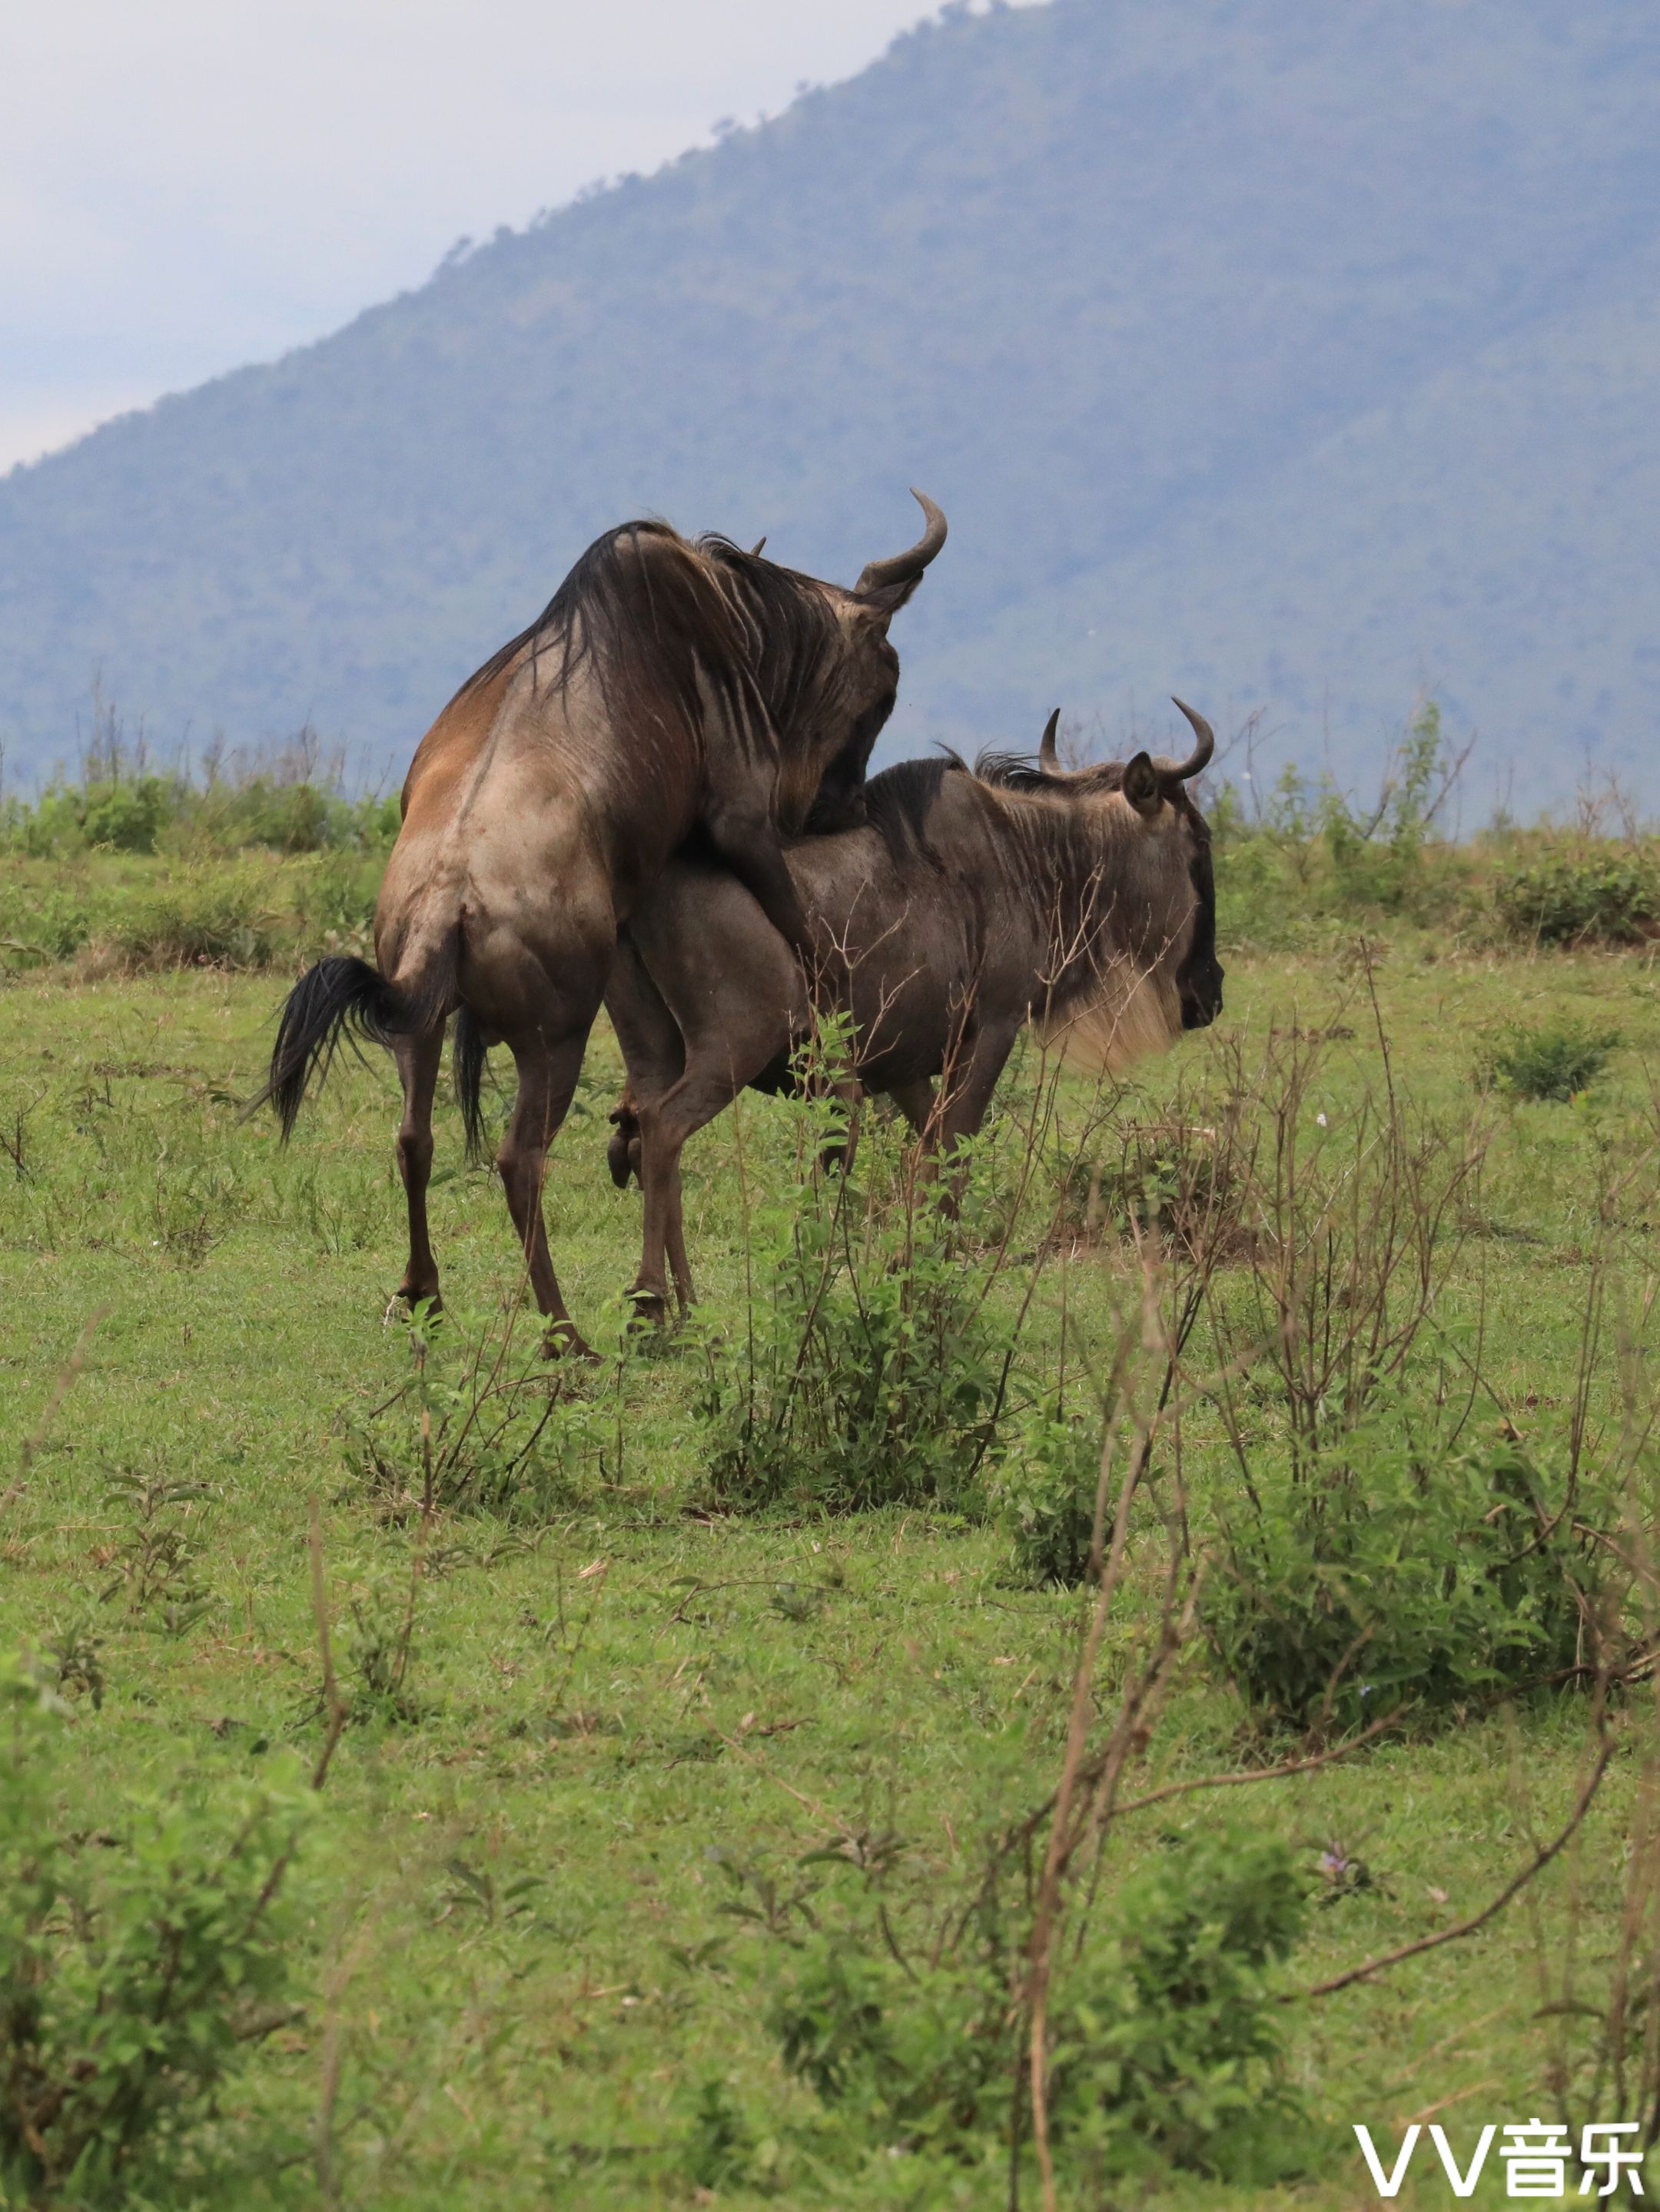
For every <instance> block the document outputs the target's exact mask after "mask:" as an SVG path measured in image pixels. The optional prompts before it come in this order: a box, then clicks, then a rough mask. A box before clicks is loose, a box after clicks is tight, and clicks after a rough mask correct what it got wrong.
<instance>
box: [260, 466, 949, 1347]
mask: <svg viewBox="0 0 1660 2212" xmlns="http://www.w3.org/2000/svg"><path fill="white" fill-rule="evenodd" d="M914 496H915V498H916V499H917V500H918V501H919V502H920V504H921V507H922V510H923V513H924V515H925V517H926V520H927V528H926V530H925V531H924V532H923V535H922V537H921V539H920V540H919V541H918V542H917V543H916V544H915V545H913V546H912V547H911V548H910V549H909V551H907V552H904V553H901V554H897V555H895V556H892V557H891V558H890V559H886V560H881V561H873V562H869V563H868V564H867V565H866V568H865V569H864V571H863V573H862V574H861V575H860V579H859V581H858V582H857V583H856V584H855V585H854V587H853V589H852V590H851V591H847V590H844V589H842V587H840V586H836V585H834V584H826V583H823V582H820V581H819V580H818V579H817V578H814V577H811V576H805V575H801V574H798V573H797V572H795V571H794V570H793V569H789V568H781V567H780V566H779V565H778V564H777V563H775V562H770V561H766V560H763V559H762V558H761V557H760V555H759V552H758V550H757V551H756V552H754V553H745V552H743V551H742V550H739V547H737V546H735V545H733V544H729V543H728V542H727V540H725V539H724V538H699V539H697V540H696V541H695V542H694V541H691V540H689V539H687V538H682V537H680V536H679V535H678V533H677V532H674V531H672V530H671V529H670V528H669V527H668V526H667V525H666V524H665V523H660V522H632V523H627V524H624V525H623V526H622V527H621V528H620V529H617V530H612V531H608V532H606V533H605V536H604V537H602V538H598V539H596V541H595V542H594V544H592V545H591V546H590V547H589V548H588V550H587V552H586V553H584V554H583V556H582V557H581V560H579V561H578V562H577V563H576V565H575V568H573V569H572V570H571V572H570V574H569V576H568V577H567V578H566V579H565V581H564V582H563V583H562V585H561V586H560V587H559V589H558V591H557V592H556V593H555V594H554V596H553V598H552V599H551V600H550V603H549V605H548V606H547V607H546V609H545V610H544V612H543V613H542V614H541V615H540V616H538V618H537V620H536V621H535V622H533V623H532V624H531V626H530V628H529V629H526V630H523V631H521V632H520V635H518V636H517V637H515V638H514V639H512V640H510V641H509V642H508V644H506V645H504V646H503V647H502V649H501V651H500V652H499V653H496V654H494V655H493V656H492V658H491V659H489V660H487V661H486V662H485V663H484V665H483V667H482V668H480V669H479V670H478V671H477V673H476V674H475V675H473V676H471V678H469V679H468V680H467V682H466V683H465V684H463V685H462V687H461V689H460V690H459V691H458V692H457V693H456V695H455V696H454V697H453V699H452V700H451V701H450V702H449V704H448V705H447V707H446V708H445V709H444V711H443V713H442V714H440V716H439V717H438V720H436V721H435V723H434V724H433V726H432V728H431V729H430V730H429V732H427V734H426V736H425V737H424V738H423V739H422V741H421V744H420V747H419V750H417V753H416V756H415V758H414V761H413V763H411V765H410V772H409V775H408V777H407V779H406V781H405V782H404V793H403V825H402V828H401V829H400V830H399V832H398V841H397V843H396V845H395V846H394V848H393V850H392V858H391V860H390V862H389V863H388V865H387V868H386V878H385V881H384V882H383V884H382V885H381V889H380V900H379V902H378V904H377V906H376V908H375V916H374V950H375V958H374V965H373V966H371V965H370V964H369V963H368V962H367V961H364V960H356V959H347V958H341V957H336V958H333V959H328V960H323V961H319V963H318V964H317V965H316V966H315V967H314V968H313V969H310V970H309V972H308V973H307V975H303V976H302V977H301V980H300V981H299V982H298V983H297V984H296V985H295V987H294V990H293V991H292V992H291V993H290V994H289V999H288V1002H287V1004H286V1006H284V1008H283V1015H282V1019H281V1022H280V1024H279V1027H278V1030H277V1042H276V1047H275V1049H274V1051H273V1053H272V1055H271V1072H270V1077H269V1080H268V1082H267V1085H266V1088H265V1092H264V1093H262V1096H263V1097H269V1098H270V1099H271V1101H272V1102H273V1103H274V1104H275V1105H276V1108H277V1113H278V1115H279V1116H280V1117H281V1121H282V1125H283V1133H284V1135H285V1136H286V1135H287V1133H289V1130H290V1129H291V1128H292V1127H293V1125H294V1120H295V1115H296V1114H297V1113H298V1111H299V1109H300V1106H301V1102H302V1100H303V1098H304V1096H305V1093H306V1090H307V1085H308V1083H309V1082H310V1080H311V1079H312V1078H313V1076H317V1077H320V1076H321V1075H322V1074H323V1073H325V1072H326V1069H327V1066H328V1063H329V1060H330V1059H331V1056H332V1054H333V1051H334V1048H335V1046H336V1045H337V1042H338V1040H339V1038H340V1036H342V1035H343V1034H346V1035H350V1036H353V1037H354V1038H356V1037H357V1036H367V1037H368V1038H371V1039H373V1040H374V1042H378V1043H380V1044H383V1045H386V1046H387V1047H388V1048H390V1049H391V1051H392V1054H393V1055H394V1057H395V1058H396V1060H397V1064H398V1074H399V1076H400V1078H401V1079H402V1083H403V1089H404V1115H403V1121H402V1125H401V1127H400V1128H399V1130H398V1167H399V1170H400V1172H401V1174H402V1176H403V1180H404V1189H405V1192H406V1194H407V1196H408V1201H409V1226H410V1256H409V1265H408V1267H406V1269H405V1271H404V1279H403V1283H402V1285H400V1290H401V1293H402V1295H403V1296H404V1297H406V1298H408V1299H410V1300H411V1301H414V1300H417V1299H420V1298H425V1297H436V1296H437V1293H438V1270H437V1266H436V1263H435V1261H434V1258H433V1254H432V1247H431V1243H430V1240H429V1236H428V1230H427V1213H426V1192H427V1183H428V1178H429V1174H430V1171H431V1164H432V1151H433V1144H432V1126H431V1117H432V1100H433V1093H434V1091H435V1086H436V1084H437V1079H438V1069H439V1061H440V1058H441V1053H442V1049H443V1039H444V1029H445V1024H446V1021H447V1018H448V1016H449V1015H451V1014H452V1013H454V1012H458V1010H463V1011H465V1015H466V1017H467V1019H466V1021H465V1024H459V1025H458V1030H457V1046H456V1049H457V1057H458V1060H465V1062H466V1063H467V1064H468V1065H469V1066H471V1069H472V1079H471V1096H473V1097H475V1098H476V1097H477V1067H478V1064H479V1063H480V1062H481V1061H482V1058H483V1052H484V1050H485V1049H486V1048H487V1047H488V1046H489V1044H492V1043H496V1042H505V1043H506V1044H507V1045H508V1048H509V1049H510V1050H511V1052H512V1054H513V1056H514V1064H515V1067H516V1071H517V1074H518V1083H519V1088H518V1097H517V1101H516V1103H515V1105H514V1112H513V1116H512V1120H511V1121H510V1123H509V1125H508V1132H507V1135H506V1137H505V1139H504V1140H503V1142H502V1146H501V1149H500V1152H498V1154H497V1156H496V1164H497V1166H498V1167H499V1169H500V1170H501V1174H502V1182H503V1184H504V1186H505V1188H506V1192H507V1199H508V1207H509V1209H510V1211H511V1212H512V1215H513V1219H514V1227H515V1228H516V1229H517V1231H518V1233H519V1237H520V1242H521V1243H522V1244H523V1246H524V1249H525V1253H526V1261H527V1263H528V1267H529V1272H530V1279H531V1285H532V1290H533V1291H534V1293H535V1297H536V1300H537V1304H538V1306H539V1307H540V1309H541V1310H542V1312H543V1313H544V1315H545V1316H547V1318H548V1323H549V1330H550V1348H557V1347H558V1346H559V1345H560V1344H563V1345H564V1346H568V1347H569V1348H572V1349H582V1348H583V1347H582V1346H581V1339H580V1337H579V1336H578V1334H577V1333H576V1331H575V1328H572V1326H571V1324H570V1320H569V1315H568V1314H567V1312H566V1310H565V1304H564V1301H563V1299H562V1297H561V1295H560V1291H559V1284H558V1279H557V1278H556V1275H555V1273H554V1268H553V1262H552V1260H551V1257H550V1254H549V1250H548V1241H547V1232H546V1229H545V1227H544V1222H543V1218H542V1181H543V1172H544V1164H545V1160H546V1156H547V1148H548V1146H549V1144H550V1141H551V1139H552V1138H553V1135H554V1133H555V1132H556V1130H557V1129H558V1127H559V1126H560V1124H561V1122H562V1121H563V1120H564V1118H565V1114H566V1111H567V1109H568V1108H569V1104H570V1100H571V1096H572V1093H573V1091H575V1085H576V1079H577V1076H578V1073H580V1071H581V1065H582V1054H583V1048H584V1047H585V1045H586V1044H587V1036H588V1031H589V1030H590V1029H591V1027H592V1026H593V1019H594V1017H595V1015H596V1014H597V1013H598V1012H599V1006H600V1001H601V999H602V996H603V994H604V991H605V979H606V976H607V975H608V974H609V972H610V969H611V957H612V953H613V950H614V948H615V945H616V942H617V931H618V929H619V928H620V927H622V925H623V923H624V922H625V921H627V920H628V918H629V915H630V914H631V913H632V912H633V910H634V908H635V906H636V904H637V903H638V902H639V900H640V898H641V897H642V895H643V894H644V893H645V892H646V891H648V890H649V888H650V886H651V885H652V884H653V883H654V881H655V879H656V878H657V877H658V875H659V874H660V872H661V870H662V869H663V867H664V866H665V865H666V862H667V860H668V859H669V857H670V855H671V854H673V853H674V852H675V851H676V850H677V849H678V848H680V847H682V846H683V845H684V844H685V843H686V842H687V841H688V840H689V839H690V838H692V837H693V836H697V837H699V838H700V839H701V840H702V841H703V842H705V843H706V844H707V847H708V850H709V851H710V852H711V853H712V854H715V855H718V856H719V858H720V860H721V861H722V862H724V863H725V865H726V866H727V867H729V868H730V869H731V870H733V872H734V874H735V877H736V878H738V879H739V880H741V883H742V884H744V885H745V886H746V887H747V889H746V892H745V896H753V897H754V898H755V899H756V900H757V901H758V902H760V906H761V908H763V909H764V911H765V913H766V915H767V916H768V917H769V924H770V925H775V927H776V929H777V930H778V931H780V932H781V933H782V938H783V939H785V940H787V941H788V943H790V944H792V945H795V946H797V947H800V948H805V946H806V938H807V928H806V918H805V916H804V915H803V913H802V910H801V907H800V900H799V897H798V896H797V893H796V890H795V885H794V881H793V880H792V878H791V876H790V872H789V870H788V868H787V866H786V865H785V862H784V858H783V848H782V843H781V839H782V838H783V837H784V836H790V835H794V834H795V833H796V832H799V831H800V829H802V828H803V826H804V825H805V824H806V822H807V820H808V817H809V816H810V815H811V816H812V819H813V821H814V823H815V824H816V825H818V826H821V827H823V828H824V829H837V828H842V827H846V826H848V825H850V824H854V823H858V822H859V821H860V820H861V819H862V818H863V798H862V790H863V783H864V775H865V769H866V763H867V762H868V760H869V758H870V750H871V747H872V745H873V744H874V743H875V740H876V737H877V734H878V732H879V730H880V729H881V727H882V725H883V723H884V722H885V720H887V717H888V715H889V714H890V712H891V709H892V707H893V702H894V695H895V690H896V687H897V682H898V675H899V661H898V656H897V653H895V651H894V649H893V647H892V646H891V644H890V643H889V641H888V635H887V631H888V624H889V622H890V621H891V618H892V617H893V615H894V614H895V612H896V611H897V610H898V609H899V608H900V607H902V606H903V605H904V603H905V601H906V600H907V599H909V597H910V595H911V593H912V592H914V591H915V588H916V586H917V584H918V583H919V582H920V580H921V576H922V573H923V571H924V569H925V568H927V565H928V563H929V562H930V561H932V560H933V557H934V556H935V555H936V554H937V553H938V552H939V549H940V547H941V545H942V544H944V543H945V538H946V520H945V517H944V516H943V515H942V514H941V513H940V512H939V508H938V507H935V506H934V504H933V501H931V500H928V499H927V498H925V497H924V496H923V495H922V494H921V493H920V492H918V493H916V494H915V495H914ZM476 1132H477V1122H476V1120H475V1121H474V1122H473V1123H471V1124H470V1133H473V1134H476Z"/></svg>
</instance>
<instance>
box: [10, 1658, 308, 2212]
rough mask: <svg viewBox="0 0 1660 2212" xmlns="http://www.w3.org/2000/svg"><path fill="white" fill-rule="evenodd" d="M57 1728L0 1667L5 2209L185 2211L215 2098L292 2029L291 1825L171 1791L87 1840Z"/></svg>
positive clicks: (290, 1809) (128, 1810)
mask: <svg viewBox="0 0 1660 2212" xmlns="http://www.w3.org/2000/svg"><path fill="white" fill-rule="evenodd" d="M67 1712H68V1708H67V1707H65V1706H64V1705H62V1704H61V1701H60V1700H59V1699H58V1697H57V1695H56V1694H55V1692H52V1691H51V1690H49V1689H47V1688H46V1686H44V1685H43V1683H42V1681H41V1680H40V1679H39V1678H38V1677H37V1676H36V1674H34V1672H33V1669H32V1668H30V1667H29V1666H28V1665H27V1664H26V1663H25V1662H23V1661H21V1660H19V1659H16V1658H10V1659H6V1660H4V1661H0V2195H3V2197H4V2198H5V2201H6V2202H8V2203H11V2202H14V2201H15V2202H21V2203H29V2204H45V2203H53V2204H57V2203H64V2202H69V2203H75V2204H76V2205H82V2206H95V2205H110V2206H115V2205H121V2204H126V2203H131V2202H133V2201H135V2197H136V2196H137V2194H138V2193H139V2192H141V2191H143V2187H144V2185H145V2184H146V2182H149V2184H150V2185H152V2186H154V2187H155V2189H156V2190H157V2191H159V2192H160V2193H161V2195H163V2197H165V2201H166V2202H167V2203H186V2202H190V2201H192V2197H194V2195H195V2192H194V2191H191V2190H190V2189H189V2185H188V2182H187V2180H186V2179H185V2177H186V2176H187V2175H188V2173H189V2172H190V2170H191V2167H192V2160H194V2161H195V2162H196V2164H197V2167H198V2175H199V2172H200V2156H199V2154H200V2142H199V2132H200V2130H201V2129H202V2127H203V2124H204V2122H205V2121H206V2120H207V2119H208V2118H210V2116H211V2114H212V2112H213V2109H214V2106H215V2102H216V2098H217V2096H218V2095H219V2093H220V2092H221V2091H222V2089H223V2088H224V2087H225V2086H226V2085H227V2083H228V2081H230V2079H231V2078H232V2077H233V2076H234V2074H235V2073H236V2071H237V2069H239V2067H240V2063H241V2060H242V2055H243V2053H244V2051H246V2048H247V2046H248V2045H249V2044H250V2042H251V2041H252V2040H253V2039H257V2038H258V2037H259V2036H261V2035H263V2034H265V2033H269V2032H270V2031H271V2029H272V2028H273V2027H277V2026H279V2025H280V2024H281V2023H282V2022H283V2021H284V2020H285V2019H286V2018H287V2017H288V2016H289V2009H288V2008H287V2006H286V2005H285V2004H284V2003H283V1996H284V1994H285V1991H286V1989H287V1986H288V1980H289V1967H288V1954H287V1948H286V1945H287V1938H288V1936H289V1929H288V1928H287V1926H286V1924H285V1920H284V1917H283V1912H282V1910H281V1907H280V1905H279V1904H278V1901H277V1900H278V1893H279V1890H280V1887H281V1883H282V1880H283V1873H284V1870H285V1869H286V1868H287V1866H288V1864H289V1858H290V1856H291V1854H292V1851H293V1849H294V1843H295V1833H296V1824H297V1822H298V1820H299V1819H300V1817H301V1814H300V1810H299V1806H298V1802H297V1801H295V1802H289V1801H288V1800H285V1799H282V1798H279V1797H277V1796H275V1795H274V1794H272V1793H271V1792H268V1791H245V1792H243V1793H241V1794H240V1796H239V1797H238V1799H237V1801H236V1802H234V1804H230V1805H215V1806H212V1807H210V1808H198V1807H197V1806H196V1805H194V1804H192V1802H190V1800H189V1799H188V1798H187V1797H186V1796H185V1795H183V1794H182V1793H180V1792H178V1791H176V1790H175V1791H173V1793H172V1794H171V1795H170V1796H169V1797H168V1799H167V1801H166V1802H154V1803H147V1804H139V1805H137V1806H131V1805H127V1806H124V1807H123V1808H122V1813H121V1815H120V1818H121V1820H122V1831H121V1832H120V1833H119V1835H115V1836H112V1835H110V1834H108V1833H106V1832H97V1833H95V1834H88V1832H86V1826H85V1825H80V1826H77V1824H76V1822H74V1821H73V1820H71V1819H70V1817H69V1816H68V1814H66V1812H65V1809H64V1804H63V1802H62V1799H63V1794H64V1789H63V1777H62V1775H61V1774H60V1772H59V1771H58V1761H59V1755H60V1753H61V1749H62V1742H63V1736H64V1727H65V1718H66V1715H67ZM12 2192H16V2194H15V2197H14V2195H13V2193H12ZM220 2201H223V2200H222V2199H221V2200H220Z"/></svg>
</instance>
